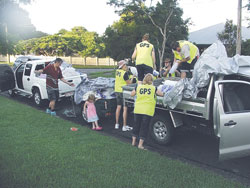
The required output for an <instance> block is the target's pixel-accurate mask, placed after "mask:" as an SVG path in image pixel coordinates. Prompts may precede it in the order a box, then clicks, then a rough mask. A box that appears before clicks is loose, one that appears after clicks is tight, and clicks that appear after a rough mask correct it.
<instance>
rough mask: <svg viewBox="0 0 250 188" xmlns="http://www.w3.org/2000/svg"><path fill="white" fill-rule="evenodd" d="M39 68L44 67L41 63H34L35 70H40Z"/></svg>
mask: <svg viewBox="0 0 250 188" xmlns="http://www.w3.org/2000/svg"><path fill="white" fill-rule="evenodd" d="M40 69H44V65H43V64H40V65H36V68H35V70H40Z"/></svg>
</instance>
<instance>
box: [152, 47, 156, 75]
mask: <svg viewBox="0 0 250 188" xmlns="http://www.w3.org/2000/svg"><path fill="white" fill-rule="evenodd" d="M151 55H152V60H153V69H154V70H156V65H155V50H154V48H153V49H152V54H151Z"/></svg>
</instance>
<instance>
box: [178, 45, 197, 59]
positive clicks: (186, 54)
mask: <svg viewBox="0 0 250 188" xmlns="http://www.w3.org/2000/svg"><path fill="white" fill-rule="evenodd" d="M178 53H179V54H180V56H181V57H182V58H183V59H184V58H187V57H190V48H189V46H188V44H185V45H183V46H182V48H181V51H180V52H178ZM196 56H199V50H197V52H196Z"/></svg>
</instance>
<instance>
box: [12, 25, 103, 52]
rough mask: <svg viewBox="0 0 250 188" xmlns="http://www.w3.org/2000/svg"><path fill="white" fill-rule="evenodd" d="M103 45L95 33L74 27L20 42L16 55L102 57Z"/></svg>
mask: <svg viewBox="0 0 250 188" xmlns="http://www.w3.org/2000/svg"><path fill="white" fill-rule="evenodd" d="M104 49H105V45H104V43H103V42H102V38H100V37H99V36H98V34H97V33H95V32H88V31H87V30H86V29H85V28H84V27H74V28H72V30H71V31H67V30H65V29H61V30H60V31H59V32H58V33H57V34H54V35H48V36H45V37H42V38H37V39H30V40H26V41H20V42H19V43H18V44H17V45H16V48H15V53H16V54H24V53H28V54H30V53H34V54H37V55H47V56H55V55H57V56H74V55H81V56H83V57H84V56H92V55H95V56H98V57H103V54H104Z"/></svg>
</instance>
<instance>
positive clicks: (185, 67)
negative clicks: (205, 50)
mask: <svg viewBox="0 0 250 188" xmlns="http://www.w3.org/2000/svg"><path fill="white" fill-rule="evenodd" d="M197 59H198V57H197V56H196V57H195V58H194V59H193V61H192V62H191V63H188V62H182V63H181V64H180V66H179V67H178V69H179V70H180V72H189V71H190V70H193V69H194V65H195V63H196V61H197Z"/></svg>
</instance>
